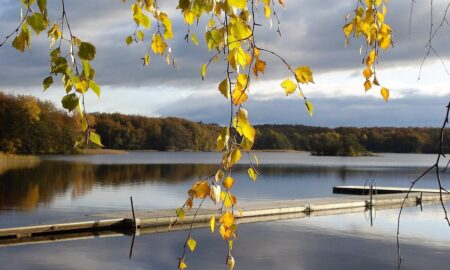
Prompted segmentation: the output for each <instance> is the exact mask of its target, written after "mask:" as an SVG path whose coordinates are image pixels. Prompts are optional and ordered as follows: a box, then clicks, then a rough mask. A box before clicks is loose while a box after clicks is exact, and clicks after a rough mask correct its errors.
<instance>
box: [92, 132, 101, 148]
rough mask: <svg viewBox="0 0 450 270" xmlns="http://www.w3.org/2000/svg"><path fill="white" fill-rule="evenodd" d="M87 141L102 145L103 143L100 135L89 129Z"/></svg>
mask: <svg viewBox="0 0 450 270" xmlns="http://www.w3.org/2000/svg"><path fill="white" fill-rule="evenodd" d="M89 141H91V142H92V143H94V144H96V145H98V146H101V147H103V146H104V145H103V144H102V142H101V140H100V135H98V134H97V133H95V132H93V131H91V132H89Z"/></svg>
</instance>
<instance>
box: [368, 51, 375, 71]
mask: <svg viewBox="0 0 450 270" xmlns="http://www.w3.org/2000/svg"><path fill="white" fill-rule="evenodd" d="M375 59H376V53H375V50H371V51H370V53H369V55H368V56H367V58H366V65H367V66H368V67H371V66H372V64H373V63H374V62H375Z"/></svg>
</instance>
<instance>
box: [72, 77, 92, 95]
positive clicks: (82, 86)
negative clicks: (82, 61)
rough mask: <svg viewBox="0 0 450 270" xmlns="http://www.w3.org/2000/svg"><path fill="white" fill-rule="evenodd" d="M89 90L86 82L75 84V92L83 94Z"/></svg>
mask: <svg viewBox="0 0 450 270" xmlns="http://www.w3.org/2000/svg"><path fill="white" fill-rule="evenodd" d="M88 88H89V82H88V81H87V80H84V79H82V80H80V81H78V82H77V83H75V89H76V90H77V92H80V93H85V92H86V91H87V89H88Z"/></svg>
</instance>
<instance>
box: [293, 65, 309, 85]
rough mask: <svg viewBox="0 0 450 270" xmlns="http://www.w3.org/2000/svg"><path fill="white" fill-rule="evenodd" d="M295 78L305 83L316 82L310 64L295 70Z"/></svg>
mask: <svg viewBox="0 0 450 270" xmlns="http://www.w3.org/2000/svg"><path fill="white" fill-rule="evenodd" d="M294 72H295V79H296V80H297V81H298V82H300V83H303V84H307V83H310V82H312V83H314V80H313V76H312V71H311V69H310V68H309V67H308V66H301V67H298V68H296V69H295V70H294Z"/></svg>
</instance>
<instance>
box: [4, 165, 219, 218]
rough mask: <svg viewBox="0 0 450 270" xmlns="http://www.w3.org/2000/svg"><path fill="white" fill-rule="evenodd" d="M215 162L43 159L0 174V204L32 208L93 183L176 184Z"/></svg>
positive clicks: (202, 172) (203, 172)
mask: <svg viewBox="0 0 450 270" xmlns="http://www.w3.org/2000/svg"><path fill="white" fill-rule="evenodd" d="M214 167H216V166H214V165H202V164H180V165H93V164H86V163H77V162H75V163H68V162H51V161H44V162H42V163H41V164H40V165H39V166H35V167H32V168H22V169H17V170H9V171H7V172H6V173H4V174H1V175H0V208H18V209H24V210H32V209H34V208H35V207H37V206H38V205H39V204H44V205H48V204H49V203H50V202H51V201H52V199H53V198H54V197H55V196H57V195H59V194H64V193H66V192H67V191H68V190H70V192H71V196H72V197H74V198H76V197H79V196H81V195H84V194H86V193H89V192H91V191H92V190H93V188H94V187H95V186H114V187H119V186H122V185H128V184H136V185H139V184H143V183H158V182H160V183H166V184H167V183H168V184H177V183H180V182H185V181H190V180H192V179H193V178H202V177H205V176H206V175H207V174H208V175H209V174H211V172H212V171H213V169H214Z"/></svg>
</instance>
